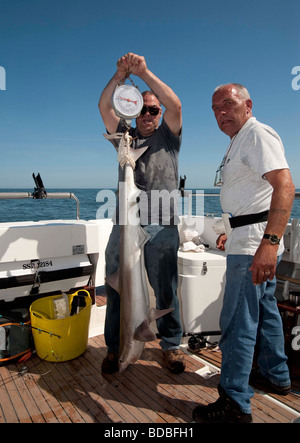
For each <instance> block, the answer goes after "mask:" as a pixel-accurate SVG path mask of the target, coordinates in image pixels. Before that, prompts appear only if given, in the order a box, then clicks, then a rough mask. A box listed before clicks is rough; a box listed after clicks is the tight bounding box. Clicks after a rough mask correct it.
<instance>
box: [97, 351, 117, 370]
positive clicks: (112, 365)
mask: <svg viewBox="0 0 300 443" xmlns="http://www.w3.org/2000/svg"><path fill="white" fill-rule="evenodd" d="M101 370H102V373H103V374H113V373H114V372H118V370H119V354H118V353H113V354H110V353H108V354H107V356H106V357H105V359H104V360H103V362H102V366H101Z"/></svg>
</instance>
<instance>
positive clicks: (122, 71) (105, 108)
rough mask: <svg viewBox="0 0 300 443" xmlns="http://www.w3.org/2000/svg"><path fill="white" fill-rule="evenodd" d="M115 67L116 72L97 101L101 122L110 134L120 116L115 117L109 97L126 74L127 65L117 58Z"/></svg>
mask: <svg viewBox="0 0 300 443" xmlns="http://www.w3.org/2000/svg"><path fill="white" fill-rule="evenodd" d="M117 67H118V69H117V71H116V73H115V74H114V76H113V77H112V79H111V80H110V81H109V82H108V84H107V85H106V87H105V88H104V90H103V92H102V94H101V97H100V100H99V103H98V107H99V111H100V114H101V117H102V120H103V123H104V125H105V127H106V129H107V130H108V132H109V133H110V134H114V133H115V132H116V130H117V127H118V124H119V121H120V118H119V117H117V115H116V113H115V111H114V109H113V107H112V104H111V97H112V95H113V92H114V90H115V87H116V86H117V85H118V84H119V83H122V82H124V81H125V76H126V74H127V67H126V66H124V64H123V63H121V62H120V60H118V63H117Z"/></svg>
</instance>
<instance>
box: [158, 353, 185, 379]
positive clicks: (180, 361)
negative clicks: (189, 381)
mask: <svg viewBox="0 0 300 443" xmlns="http://www.w3.org/2000/svg"><path fill="white" fill-rule="evenodd" d="M163 356H164V361H165V364H166V366H167V368H168V369H170V371H171V372H174V374H180V373H181V372H183V371H184V370H185V358H184V353H183V351H182V350H181V349H170V350H168V351H163Z"/></svg>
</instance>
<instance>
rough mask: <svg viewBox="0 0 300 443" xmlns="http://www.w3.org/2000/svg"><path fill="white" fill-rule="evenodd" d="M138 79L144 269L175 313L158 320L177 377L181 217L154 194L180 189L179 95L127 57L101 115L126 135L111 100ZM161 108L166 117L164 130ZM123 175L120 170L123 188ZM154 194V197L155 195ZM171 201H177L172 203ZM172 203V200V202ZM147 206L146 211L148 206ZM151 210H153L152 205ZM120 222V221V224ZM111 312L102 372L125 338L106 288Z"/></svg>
mask: <svg viewBox="0 0 300 443" xmlns="http://www.w3.org/2000/svg"><path fill="white" fill-rule="evenodd" d="M128 73H132V74H133V75H137V76H139V77H140V78H141V79H142V80H143V81H144V82H145V83H146V84H147V85H148V87H149V88H150V89H151V91H146V92H145V93H143V100H144V106H143V109H142V111H141V114H140V116H139V117H138V118H137V119H136V128H134V129H130V135H131V136H132V137H133V146H132V147H133V148H139V147H142V146H148V149H147V150H146V152H145V153H144V154H143V155H142V156H141V157H140V158H139V160H138V161H137V164H136V168H135V171H134V175H135V183H136V185H137V187H138V188H139V189H141V190H142V191H144V192H143V193H142V195H144V196H146V197H147V198H146V199H144V201H143V200H142V201H141V204H140V210H141V223H142V224H143V227H144V229H145V230H146V231H147V232H148V233H149V234H150V240H149V241H148V242H147V243H146V245H145V265H146V270H147V274H148V278H149V282H150V284H151V286H152V288H153V290H154V294H155V297H156V305H157V308H158V309H167V308H170V307H172V308H174V311H172V312H171V313H170V314H167V315H165V316H163V317H162V318H160V319H159V320H157V328H158V331H159V333H160V336H161V347H162V350H163V355H164V360H165V363H166V365H167V367H168V368H169V369H170V370H171V371H172V372H175V373H179V372H182V371H184V369H185V361H184V356H183V352H182V351H181V350H180V349H179V348H180V342H181V337H182V327H181V322H180V313H179V302H178V298H177V279H178V275H177V250H178V247H179V236H178V229H177V226H176V212H175V211H174V207H173V206H171V208H169V211H166V212H164V211H161V210H158V208H159V206H158V207H157V205H155V207H154V208H152V206H153V195H155V191H158V192H161V191H167V192H168V193H169V194H170V193H172V192H174V191H176V190H177V188H178V154H179V149H180V145H181V126H182V115H181V103H180V100H179V98H178V97H177V96H176V94H175V93H174V92H173V91H172V89H171V88H169V87H168V86H167V85H166V84H165V83H163V82H162V81H161V80H160V79H159V78H157V77H156V76H155V75H154V74H153V73H152V72H151V71H150V70H149V69H148V67H147V64H146V61H145V59H144V57H141V56H139V55H136V54H132V53H128V54H126V55H124V56H123V57H121V58H120V59H119V60H118V62H117V71H116V73H115V74H114V76H113V77H112V79H111V80H110V82H109V83H108V84H107V86H106V87H105V89H104V90H103V92H102V95H101V97H100V101H99V110H100V113H101V116H102V119H103V122H104V124H105V127H106V129H107V131H108V132H109V133H110V134H114V133H116V132H125V130H126V127H125V126H124V125H123V123H122V121H120V119H119V118H118V117H117V116H116V114H115V112H114V110H113V108H112V104H111V96H112V94H113V91H114V89H115V87H116V86H117V85H118V84H119V83H120V82H122V81H124V79H125V77H126V75H127V74H128ZM160 104H162V105H163V106H164V107H165V113H164V116H163V120H162V123H161V125H160V124H159V123H160V118H161V116H162V109H161V105H160ZM112 143H113V144H114V145H115V146H116V144H117V143H118V142H117V141H112ZM122 181H124V180H123V171H122V169H121V168H120V169H119V183H120V182H122ZM153 191H154V194H153ZM171 200H172V199H171ZM171 200H170V201H171ZM145 201H147V206H145V205H144V204H145ZM148 205H149V206H148ZM117 220H118V219H117ZM119 228H120V227H119V225H118V224H115V225H114V227H113V231H112V234H111V236H110V239H109V242H108V245H107V248H106V275H107V276H108V275H112V274H113V273H115V272H116V271H117V270H118V267H119V256H118V253H119V233H120V229H119ZM106 291H107V311H106V322H105V341H106V345H107V347H108V354H107V356H106V358H105V359H104V360H103V363H102V372H103V373H113V372H115V371H117V370H118V353H119V337H120V297H119V294H118V293H117V292H116V291H115V290H114V289H113V288H111V287H110V286H109V285H107V286H106Z"/></svg>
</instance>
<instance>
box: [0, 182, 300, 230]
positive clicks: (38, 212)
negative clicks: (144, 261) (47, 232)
mask: <svg viewBox="0 0 300 443" xmlns="http://www.w3.org/2000/svg"><path fill="white" fill-rule="evenodd" d="M115 191H116V190H115V189H70V190H69V189H47V192H48V193H54V192H55V193H57V192H61V193H73V194H74V195H75V196H76V197H77V199H78V200H79V204H80V219H81V220H95V219H103V218H112V217H113V214H114V211H115V205H116V195H115ZM4 192H5V193H7V192H9V193H16V192H25V193H32V192H33V190H32V189H0V196H1V193H4ZM186 192H188V193H190V194H191V193H192V194H193V197H191V198H187V197H182V196H181V194H180V193H179V195H178V208H179V214H180V215H188V214H189V213H192V215H215V216H220V215H221V213H222V209H221V205H220V199H219V192H220V189H219V188H212V189H208V188H207V189H193V190H189V191H186ZM298 192H299V190H298ZM203 194H204V195H205V197H204V196H203ZM76 211H77V207H76V201H75V200H73V199H50V198H49V199H41V200H37V199H33V198H27V199H18V200H16V199H13V200H10V199H9V200H8V199H0V223H6V222H22V221H42V220H57V219H60V220H62V219H65V220H74V219H76V216H77V212H76ZM291 218H300V200H295V201H294V206H293V210H292V214H291Z"/></svg>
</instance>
